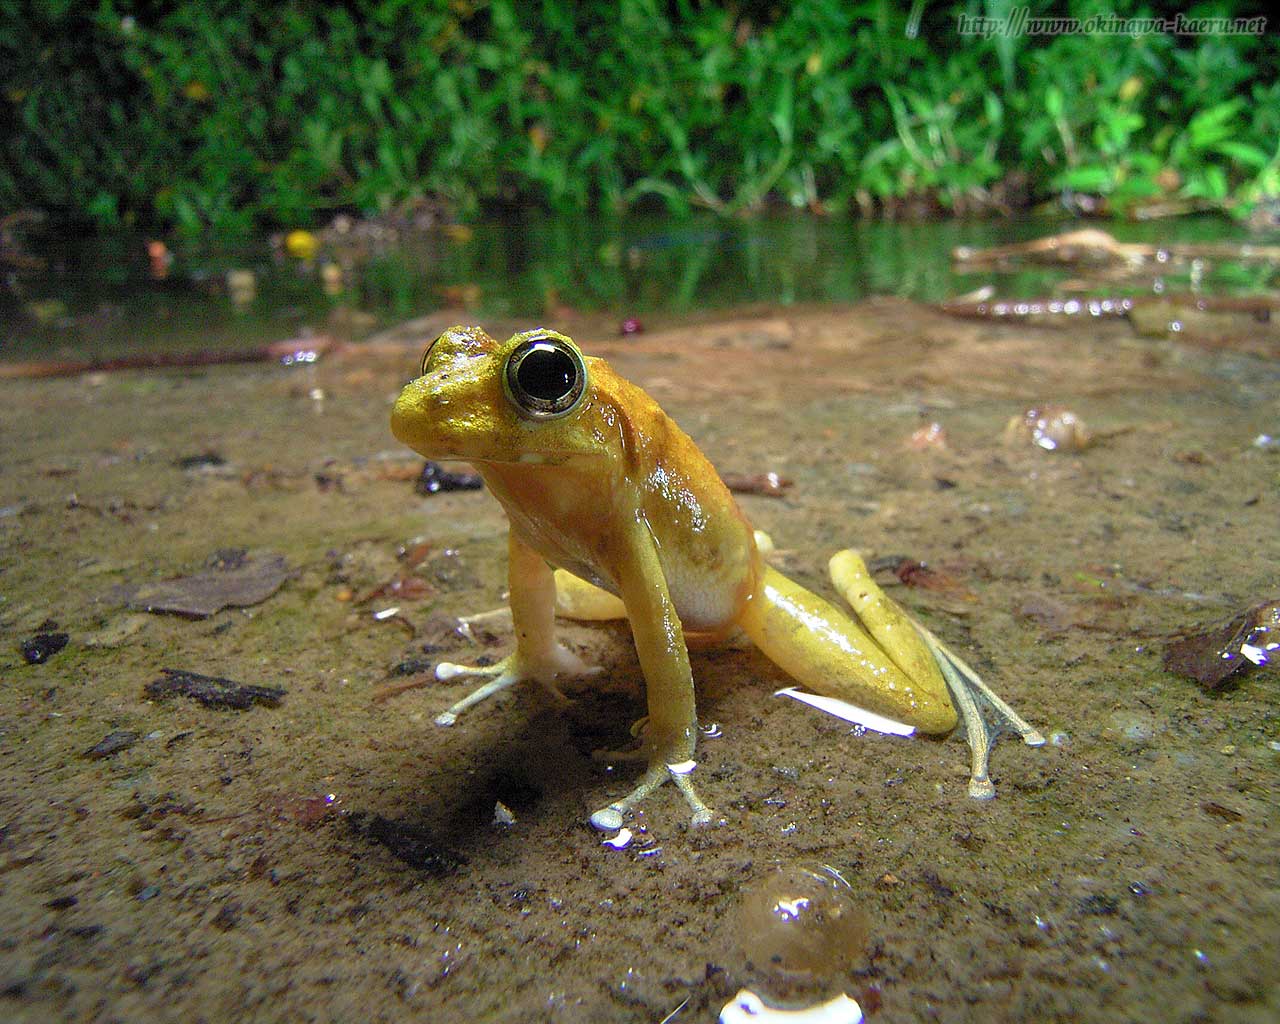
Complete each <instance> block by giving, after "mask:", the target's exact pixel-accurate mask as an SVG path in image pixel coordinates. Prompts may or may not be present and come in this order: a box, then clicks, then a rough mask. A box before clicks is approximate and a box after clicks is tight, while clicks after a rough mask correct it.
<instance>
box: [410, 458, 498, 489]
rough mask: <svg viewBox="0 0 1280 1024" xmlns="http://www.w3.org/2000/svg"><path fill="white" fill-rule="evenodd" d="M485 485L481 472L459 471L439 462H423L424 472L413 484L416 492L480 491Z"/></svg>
mask: <svg viewBox="0 0 1280 1024" xmlns="http://www.w3.org/2000/svg"><path fill="white" fill-rule="evenodd" d="M483 486H484V481H483V480H481V479H480V474H479V473H457V472H454V471H453V470H450V469H445V468H444V466H442V465H440V463H438V462H431V461H427V462H425V463H423V466H422V472H421V473H419V474H418V479H417V481H416V482H415V483H414V485H413V490H414V493H415V494H441V493H444V492H446V491H478V490H480V488H482V487H483Z"/></svg>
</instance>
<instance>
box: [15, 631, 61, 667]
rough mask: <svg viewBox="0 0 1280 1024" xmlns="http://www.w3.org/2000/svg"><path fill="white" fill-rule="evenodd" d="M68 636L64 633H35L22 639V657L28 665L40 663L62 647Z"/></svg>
mask: <svg viewBox="0 0 1280 1024" xmlns="http://www.w3.org/2000/svg"><path fill="white" fill-rule="evenodd" d="M69 639H70V637H69V636H68V635H67V634H66V633H55V632H47V633H37V634H35V636H29V637H27V638H26V639H25V640H23V641H22V658H23V660H24V661H25V662H26V663H27V664H28V665H42V664H44V663H45V662H46V661H48V660H49V659H50V658H52V657H53V656H54V655H55V654H57V653H58V652H59V651H60V650H62V648H64V647H66V646H67V641H68V640H69Z"/></svg>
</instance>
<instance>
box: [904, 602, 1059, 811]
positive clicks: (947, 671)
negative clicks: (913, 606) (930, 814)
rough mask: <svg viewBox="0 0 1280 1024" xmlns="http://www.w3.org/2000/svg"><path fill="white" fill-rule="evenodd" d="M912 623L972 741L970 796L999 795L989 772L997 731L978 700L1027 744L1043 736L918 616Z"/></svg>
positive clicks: (1040, 741) (1039, 741)
mask: <svg viewBox="0 0 1280 1024" xmlns="http://www.w3.org/2000/svg"><path fill="white" fill-rule="evenodd" d="M911 624H912V625H913V626H915V628H916V630H917V631H918V632H919V633H920V636H921V637H922V638H923V639H924V642H925V644H926V645H928V648H929V651H930V652H931V653H932V654H933V657H934V660H935V661H937V663H938V668H939V669H941V670H942V677H943V679H945V680H946V682H947V690H948V691H949V692H950V694H951V700H952V702H953V703H954V704H955V706H956V711H958V712H959V714H960V719H961V721H963V722H964V731H965V740H966V741H967V742H968V744H969V756H970V769H969V795H970V796H971V797H973V798H974V799H975V800H990V799H991V798H992V797H994V796H995V795H996V787H995V786H994V785H993V784H992V782H991V777H990V775H989V774H988V773H987V762H988V761H989V759H990V756H991V742H992V740H993V739H994V738H995V735H996V732H995V731H993V730H992V729H991V727H990V726H988V725H987V722H986V719H984V718H983V717H982V712H981V710H979V707H978V703H979V701H981V702H982V703H985V704H987V705H988V706H989V707H990V708H991V709H992V710H993V711H994V712H995V713H996V716H997V718H998V719H999V720H1000V721H1002V722H1005V723H1007V724H1008V725H1009V726H1010V727H1011V728H1013V729H1014V730H1015V731H1016V732H1017V733H1018V735H1019V736H1021V737H1022V742H1023V743H1025V744H1026V745H1027V746H1029V747H1039V746H1043V745H1044V736H1043V735H1042V734H1041V733H1040V732H1039V730H1037V729H1036V728H1034V727H1033V726H1032V725H1030V724H1029V723H1028V722H1027V721H1026V720H1025V719H1024V718H1023V717H1022V716H1021V715H1019V714H1018V713H1017V712H1016V711H1014V710H1013V708H1011V707H1010V706H1009V705H1008V703H1006V702H1005V701H1004V700H1002V699H1001V698H1000V696H999V694H997V693H996V692H995V691H994V690H992V689H991V687H989V686H988V685H987V684H986V683H984V682H983V681H982V677H981V676H980V675H978V673H977V672H975V671H974V670H973V669H972V668H971V667H970V666H969V665H968V664H966V663H965V661H964V660H963V659H962V658H961V657H960V656H959V655H957V654H956V653H955V652H953V651H952V650H951V649H950V648H949V647H947V646H946V644H944V643H943V642H942V641H941V640H939V639H938V638H937V637H936V636H934V635H933V634H932V633H930V632H929V630H927V629H925V628H924V626H922V625H920V623H919V622H917V621H916V620H915V619H911ZM997 731H998V730H997Z"/></svg>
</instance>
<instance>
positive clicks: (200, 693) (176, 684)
mask: <svg viewBox="0 0 1280 1024" xmlns="http://www.w3.org/2000/svg"><path fill="white" fill-rule="evenodd" d="M160 671H161V672H162V673H164V674H163V675H162V676H161V678H159V679H154V680H152V681H151V682H149V683H147V685H146V686H145V687H144V689H143V692H144V693H146V695H147V696H148V697H151V698H153V699H155V700H165V699H167V698H169V697H189V698H191V699H192V700H195V701H199V702H200V703H201V704H203V705H204V706H205V707H207V708H216V709H218V710H231V711H245V710H247V709H248V708H250V707H252V706H253V705H254V704H265V705H266V706H267V707H271V708H274V707H279V706H280V701H281V700H282V699H283V698H284V695H285V693H286V692H287V691H286V690H285V689H284V687H282V686H252V685H247V684H244V683H237V682H236V681H235V680H234V679H223V678H222V677H221V676H205V675H201V674H200V673H198V672H188V671H186V670H185V669H177V668H162V669H161V670H160Z"/></svg>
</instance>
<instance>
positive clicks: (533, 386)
mask: <svg viewBox="0 0 1280 1024" xmlns="http://www.w3.org/2000/svg"><path fill="white" fill-rule="evenodd" d="M576 374H577V366H576V365H575V364H574V361H573V359H572V357H571V356H570V355H569V354H568V353H567V352H564V351H562V350H560V349H558V348H552V347H551V346H550V345H547V346H545V347H543V346H538V347H536V348H534V349H532V350H531V351H530V352H529V354H528V355H526V356H525V357H524V358H523V359H521V360H520V368H519V369H518V370H517V371H516V381H517V383H519V385H520V390H521V391H523V392H524V393H525V394H526V395H529V396H530V397H532V398H537V399H540V400H542V401H544V402H557V401H559V400H560V399H562V398H564V397H565V395H567V394H569V392H570V391H572V390H573V384H574V377H575V376H576Z"/></svg>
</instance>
